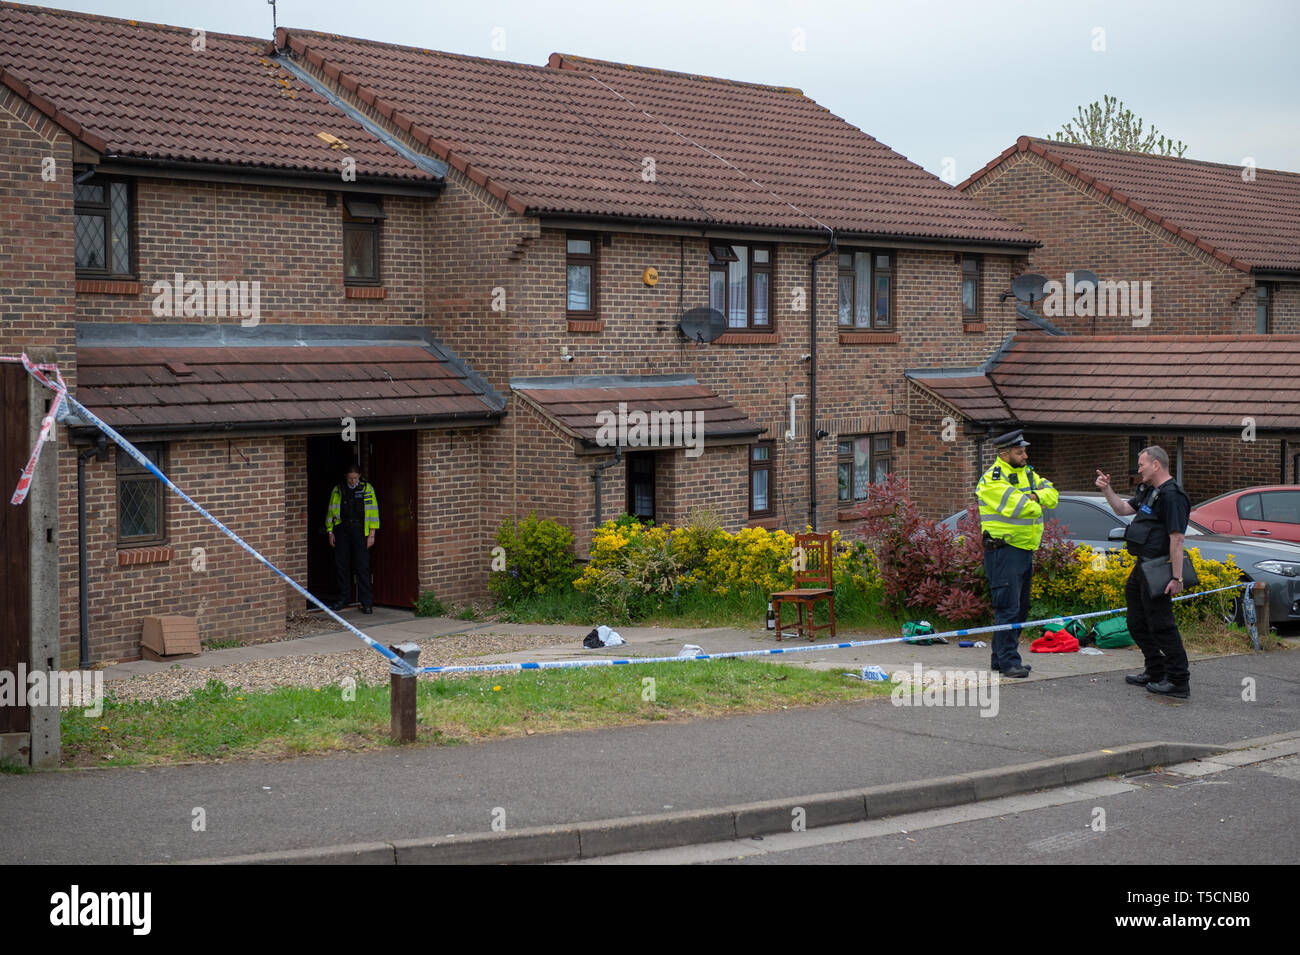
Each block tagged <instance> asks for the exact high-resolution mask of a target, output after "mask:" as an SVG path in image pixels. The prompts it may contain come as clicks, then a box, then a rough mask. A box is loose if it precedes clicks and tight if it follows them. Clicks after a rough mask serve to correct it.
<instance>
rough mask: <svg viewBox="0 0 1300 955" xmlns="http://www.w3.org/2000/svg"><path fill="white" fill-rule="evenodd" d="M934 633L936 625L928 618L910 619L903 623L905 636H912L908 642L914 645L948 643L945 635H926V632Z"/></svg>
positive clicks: (926, 645)
mask: <svg viewBox="0 0 1300 955" xmlns="http://www.w3.org/2000/svg"><path fill="white" fill-rule="evenodd" d="M927 633H934V627H933V626H931V625H930V621H928V620H908V621H907V622H905V623H904V624H903V636H905V637H912V638H913V639H911V640H908V641H907V642H908V643H910V644H912V645H914V646H922V647H928V646H929V645H930V644H932V643H947V642H948V641H947V640H945V639H944V638H943V637H928V638H927V637H926V636H925V634H927Z"/></svg>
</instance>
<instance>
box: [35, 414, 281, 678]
mask: <svg viewBox="0 0 1300 955" xmlns="http://www.w3.org/2000/svg"><path fill="white" fill-rule="evenodd" d="M240 452H242V455H241V454H240ZM118 453H119V452H118V451H117V449H116V448H114V449H113V451H112V452H111V453H110V460H108V461H94V462H91V463H90V464H88V465H87V467H86V526H87V567H88V571H89V576H90V588H89V606H90V648H91V658H92V659H94V660H129V659H136V658H138V657H139V655H140V629H141V626H142V622H143V619H144V618H145V617H146V616H153V615H158V614H184V615H192V616H195V617H197V618H198V627H199V637H200V639H202V640H204V641H211V640H231V639H241V638H248V637H262V636H266V635H267V634H268V633H271V632H275V631H278V630H280V628H282V627H283V625H284V615H285V596H284V587H283V586H281V585H280V584H279V583H278V582H277V578H276V577H275V576H274V575H273V574H272V573H271V571H270V570H267V569H266V568H265V567H263V566H262V565H261V564H258V563H256V562H255V561H254V560H253V558H251V557H250V556H249V555H248V554H247V553H246V552H245V551H244V550H243V549H242V548H240V547H239V546H238V545H236V544H235V543H234V542H233V541H231V540H230V539H229V538H227V537H226V536H225V535H224V534H222V533H221V532H220V531H219V530H217V528H215V527H214V526H212V524H210V523H209V522H208V521H207V520H205V519H204V518H203V517H201V516H200V515H199V514H198V513H197V512H195V511H194V510H193V509H192V508H190V507H189V505H187V504H185V503H184V502H183V501H181V500H180V498H178V497H176V496H175V495H174V494H172V493H171V492H170V491H166V490H164V491H163V493H164V494H165V495H166V504H165V509H166V521H167V525H166V526H167V535H166V536H167V540H166V546H167V547H168V548H170V551H171V558H170V559H169V560H166V561H165V562H150V563H143V564H134V565H129V566H120V565H119V553H123V552H125V549H124V548H119V546H118V542H117V532H118V502H117V481H116V457H117V455H118ZM166 454H167V457H166V472H167V474H168V476H169V477H171V479H172V480H173V481H174V482H175V483H176V484H177V485H178V486H179V487H181V488H182V489H184V490H185V492H186V493H187V494H189V495H190V496H191V497H193V498H194V499H195V500H196V501H199V502H200V503H201V504H202V505H203V506H204V507H205V508H206V509H207V510H208V511H209V513H211V514H212V515H213V516H214V517H216V518H217V519H218V520H220V521H221V522H222V523H223V524H225V525H226V526H227V527H229V528H230V529H231V530H232V531H234V532H235V533H236V534H239V535H240V536H241V537H243V538H244V539H245V540H246V541H248V543H249V544H250V545H251V546H253V547H254V548H256V549H257V550H259V551H260V552H261V553H263V554H264V555H265V556H266V557H267V559H268V560H270V561H271V562H272V563H274V564H276V565H277V566H283V564H284V562H285V540H286V534H285V493H284V492H285V487H284V461H285V452H284V441H283V439H281V438H278V437H273V438H235V439H231V440H230V441H229V442H227V441H226V440H214V441H173V442H171V443H169V444H168V445H167V451H166ZM245 458H247V459H248V460H247V463H246V462H245ZM74 486H75V485H74ZM73 500H74V508H75V495H74V496H73ZM72 520H73V523H72V524H71V525H64V526H65V527H67V526H70V527H71V528H72V532H71V533H70V534H65V538H70V539H71V542H72V544H73V547H72V550H73V555H72V560H71V561H67V562H64V566H63V567H62V575H61V576H62V579H61V581H60V587H61V589H62V593H63V594H64V598H63V608H64V610H63V621H62V630H63V633H64V645H63V654H64V659H65V662H73V663H74V664H75V659H76V652H77V650H76V634H77V600H76V594H77V562H76V556H75V555H76V550H75V543H76V531H75V528H76V523H75V520H76V515H75V510H74V512H73V515H72ZM195 548H202V550H203V561H204V563H205V564H206V569H204V570H199V569H196V567H197V566H198V565H197V564H196V561H197V558H198V555H197V554H196V552H195Z"/></svg>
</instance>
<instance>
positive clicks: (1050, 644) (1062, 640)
mask: <svg viewBox="0 0 1300 955" xmlns="http://www.w3.org/2000/svg"><path fill="white" fill-rule="evenodd" d="M1029 649H1030V650H1031V651H1032V652H1034V653H1078V652H1079V641H1078V639H1076V638H1075V636H1074V634H1072V633H1070V631H1069V630H1057V631H1054V632H1048V633H1044V634H1043V635H1042V636H1041V637H1039V638H1038V639H1037V640H1035V641H1034V642H1033V643H1031V644H1030V645H1029Z"/></svg>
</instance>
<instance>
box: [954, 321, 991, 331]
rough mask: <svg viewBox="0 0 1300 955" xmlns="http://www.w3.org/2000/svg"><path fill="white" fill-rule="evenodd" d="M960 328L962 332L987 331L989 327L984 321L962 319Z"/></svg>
mask: <svg viewBox="0 0 1300 955" xmlns="http://www.w3.org/2000/svg"><path fill="white" fill-rule="evenodd" d="M961 330H962V331H963V332H987V331H988V330H989V327H988V325H987V324H986V323H985V322H968V321H965V320H964V319H963V320H962V323H961Z"/></svg>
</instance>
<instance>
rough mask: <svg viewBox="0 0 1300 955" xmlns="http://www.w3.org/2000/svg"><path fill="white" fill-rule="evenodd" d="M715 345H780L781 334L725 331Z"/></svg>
mask: <svg viewBox="0 0 1300 955" xmlns="http://www.w3.org/2000/svg"><path fill="white" fill-rule="evenodd" d="M710 344H713V345H779V344H781V336H780V335H778V334H777V333H776V332H723V333H722V334H721V335H719V336H718V337H717V338H715V339H714V340H713V341H712V342H711V343H710Z"/></svg>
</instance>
